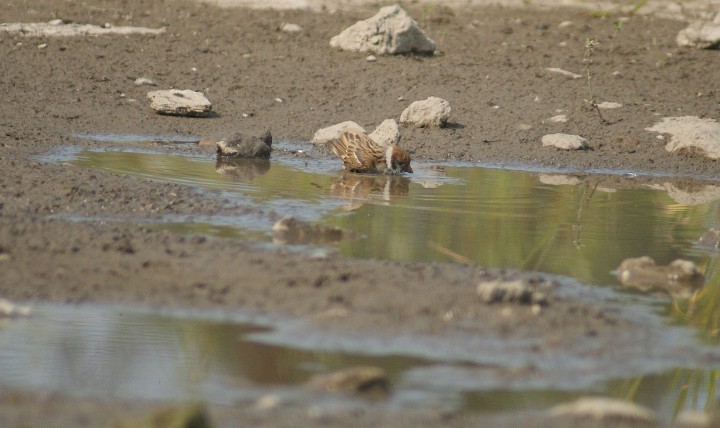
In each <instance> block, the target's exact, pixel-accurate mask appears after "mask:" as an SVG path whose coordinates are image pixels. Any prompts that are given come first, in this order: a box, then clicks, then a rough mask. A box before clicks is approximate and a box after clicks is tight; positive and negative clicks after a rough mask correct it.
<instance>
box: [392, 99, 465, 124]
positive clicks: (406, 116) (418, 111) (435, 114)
mask: <svg viewBox="0 0 720 428" xmlns="http://www.w3.org/2000/svg"><path fill="white" fill-rule="evenodd" d="M451 111H452V109H451V108H450V103H449V102H447V101H446V100H444V99H442V98H438V97H428V98H427V99H426V100H422V101H415V102H414V103H412V104H410V106H408V108H406V109H405V110H404V111H403V112H402V114H401V115H400V123H404V124H409V125H415V126H417V127H421V128H422V127H427V126H440V127H443V126H445V125H446V124H447V121H448V119H449V118H450V112H451Z"/></svg>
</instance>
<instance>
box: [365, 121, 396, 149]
mask: <svg viewBox="0 0 720 428" xmlns="http://www.w3.org/2000/svg"><path fill="white" fill-rule="evenodd" d="M369 137H370V139H372V140H373V141H375V142H376V143H378V144H380V145H381V146H388V145H390V144H397V143H399V142H400V128H399V127H398V124H397V122H395V119H385V120H383V122H382V123H381V124H380V125H378V126H377V128H375V130H374V131H373V132H371V133H370V135H369Z"/></svg>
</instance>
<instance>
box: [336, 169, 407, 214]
mask: <svg viewBox="0 0 720 428" xmlns="http://www.w3.org/2000/svg"><path fill="white" fill-rule="evenodd" d="M409 190H410V180H409V179H408V178H406V177H404V176H398V175H379V174H373V175H370V174H353V173H344V174H343V175H341V176H340V177H338V178H335V179H334V180H333V182H332V185H331V186H330V193H331V194H332V195H334V196H337V197H339V198H341V199H346V200H348V201H349V202H350V205H349V207H348V208H349V209H356V208H359V207H360V206H362V205H363V204H364V203H367V202H370V203H373V202H375V203H377V202H378V201H380V202H381V203H388V202H390V201H391V200H392V199H393V198H396V197H402V196H406V195H407V194H408V192H409Z"/></svg>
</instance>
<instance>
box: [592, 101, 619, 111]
mask: <svg viewBox="0 0 720 428" xmlns="http://www.w3.org/2000/svg"><path fill="white" fill-rule="evenodd" d="M597 106H598V108H601V109H614V108H621V107H622V104H620V103H616V102H612V101H603V102H601V103H600V104H598V105H597Z"/></svg>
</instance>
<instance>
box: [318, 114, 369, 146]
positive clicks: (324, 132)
mask: <svg viewBox="0 0 720 428" xmlns="http://www.w3.org/2000/svg"><path fill="white" fill-rule="evenodd" d="M346 131H353V132H362V133H363V134H364V133H365V128H363V127H362V126H360V125H358V124H357V123H355V122H353V121H351V120H348V121H346V122H342V123H338V124H337V125H333V126H328V127H327V128H322V129H320V130H318V131H317V132H316V133H315V135H314V136H313V139H312V143H313V144H315V145H316V146H317V145H322V144H325V143H327V142H329V141H331V140H335V139H337V138H340V135H342V133H343V132H346Z"/></svg>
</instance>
